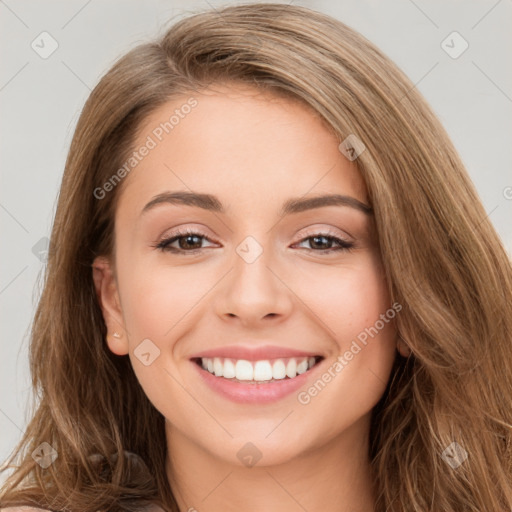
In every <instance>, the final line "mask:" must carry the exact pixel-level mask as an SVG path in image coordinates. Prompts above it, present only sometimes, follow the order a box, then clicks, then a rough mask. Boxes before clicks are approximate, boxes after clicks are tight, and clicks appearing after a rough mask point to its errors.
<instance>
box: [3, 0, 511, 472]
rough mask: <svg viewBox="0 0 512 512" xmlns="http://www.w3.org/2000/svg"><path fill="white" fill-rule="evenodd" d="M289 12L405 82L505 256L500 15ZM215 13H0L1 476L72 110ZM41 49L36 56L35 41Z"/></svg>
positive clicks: (497, 7)
mask: <svg viewBox="0 0 512 512" xmlns="http://www.w3.org/2000/svg"><path fill="white" fill-rule="evenodd" d="M231 3H237V2H231ZM280 3H290V2H289V0H288V1H287V2H280ZM293 3H294V4H296V5H303V6H305V7H310V8H313V9H316V10H319V11H323V12H325V13H327V14H330V15H332V16H334V17H336V18H338V19H340V20H341V21H343V22H345V23H347V24H348V25H350V26H352V27H353V28H355V29H356V30H358V31H359V32H361V33H362V34H363V35H365V36H366V37H367V38H368V39H370V40H371V41H373V42H374V43H375V44H376V45H377V46H378V47H380V48H381V49H382V50H383V51H384V52H385V53H386V54H387V55H389V56H390V57H391V58H392V59H393V60H394V61H395V62H396V63H397V64H398V65H399V66H400V67H401V68H402V69H403V70H404V71H405V73H406V74H407V75H408V76H409V77H410V78H411V80H412V81H413V82H414V83H415V84H416V85H417V87H418V89H419V90H420V91H421V92H422V93H423V94H424V96H425V97H426V99H427V100H428V101H429V102H430V104H431V105H432V107H433V109H434V110H435V112H436V113H437V115H438V116H439V118H440V119H441V121H442V123H443V124H444V125H445V127H446V128H447V130H448V133H449V134H450V136H451V137H452V140H453V142H454V144H455V146H456V147H457V149H458V150H459V152H460V154H461V156H462V158H463V160H464V162H465V164H466V166H467V169H468V171H469V173H470V175H471V177H472V179H473V181H474V183H475V185H476V187H477V189H478V191H479V193H480V196H481V199H482V202H483V204H484V206H485V208H486V211H487V213H488V215H489V218H490V219H491V221H492V222H493V224H494V225H495V227H496V229H497V230H498V232H499V234H500V236H501V237H502V239H503V241H504V243H505V245H506V247H507V248H508V251H509V253H510V252H511V251H512V223H511V222H510V220H511V219H512V188H511V187H512V172H511V160H512V151H511V145H512V144H511V143H512V140H511V132H512V115H511V111H512V67H511V66H510V55H511V47H512V44H511V43H512V31H511V30H510V20H511V19H512V1H511V0H498V1H496V0H492V1H484V0H479V1H469V0H466V1H462V0H449V1H447V0H436V1H432V0H431V1H427V0H414V1H413V0H389V1H386V2H378V1H371V0H364V1H362V0H342V1H334V0H310V1H300V0H296V1H295V2H293ZM220 5H225V2H218V1H214V0H209V2H207V1H206V0H198V1H176V0H152V1H149V0H144V1H140V0H138V1H136V0H130V1H120V0H101V1H100V0H89V1H86V0H80V1H76V0H63V1H44V2H42V1H41V0H33V1H15V0H0V38H1V43H2V44H1V50H0V51H1V62H2V66H1V70H0V108H1V120H2V122H1V125H0V130H1V137H0V146H1V153H0V154H1V162H2V165H1V168H0V169H1V171H0V178H1V187H0V230H1V231H0V232H1V237H2V238H1V240H2V242H1V244H0V251H1V256H0V257H1V267H0V314H1V322H0V328H1V333H0V343H1V345H0V347H1V358H0V364H1V367H0V370H1V371H0V392H1V396H0V433H1V434H0V459H1V461H2V462H3V461H4V459H5V458H6V457H7V455H8V454H9V452H10V450H11V449H12V448H13V447H14V444H15V443H16V442H17V441H18V440H19V439H20V436H21V433H22V431H23V429H24V428H25V425H26V423H27V420H28V409H27V404H28V399H29V397H30V375H29V372H28V364H27V358H28V352H27V348H28V338H27V334H28V328H29V326H30V323H31V320H32V315H33V312H34V308H35V304H36V301H37V298H38V296H39V293H40V286H39V281H40V280H41V278H42V272H43V271H44V260H41V258H40V257H38V256H37V255H36V254H34V251H35V252H36V253H37V249H38V248H41V244H42V246H43V249H44V237H47V236H49V234H50V228H51V223H52V219H53V214H54V206H55V201H56V196H57V193H58V187H59V184H60V180H61V177H62V172H63V168H64V162H65V158H66V153H67V150H68V147H69V144H70V141H71V137H72V134H73V130H74V127H75V124H76V121H77V119H78V115H79V113H80V111H81V108H82V106H83V104H84V102H85V100H86V98H87V96H88V95H89V93H90V91H91V89H92V88H93V87H94V85H95V84H96V83H97V81H98V80H99V78H100V77H101V76H102V75H103V74H104V73H105V72H106V71H107V70H108V68H109V67H110V65H111V64H112V63H113V61H114V60H115V59H116V58H117V57H119V56H120V55H121V54H122V53H124V52H126V51H127V50H129V49H131V48H132V47H134V46H135V45H137V44H138V43H140V42H143V41H146V40H148V39H152V38H153V37H154V36H156V35H159V34H161V33H162V32H163V30H164V29H165V28H166V27H167V26H168V25H169V23H170V22H171V21H177V20H178V19H180V18H182V17H184V16H186V15H187V14H191V13H193V12H195V11H197V10H203V9H206V8H208V7H209V6H213V7H218V6H220ZM43 31H46V32H48V33H49V34H51V36H52V37H53V38H54V39H55V40H56V41H57V43H58V48H57V49H56V51H55V52H54V53H53V54H52V55H50V56H49V57H47V58H46V59H44V58H42V57H41V56H40V55H39V54H38V53H36V51H34V50H33V49H32V47H31V44H32V42H33V41H34V40H35V43H34V44H37V43H38V41H40V38H39V37H38V36H39V35H40V34H41V33H42V32H43ZM453 31H457V32H459V33H460V34H461V36H462V37H463V38H464V39H465V40H466V41H467V43H468V44H469V47H468V49H467V50H466V51H465V52H464V53H462V54H461V55H460V56H459V57H458V58H452V57H450V56H449V55H448V54H447V53H446V52H445V50H444V49H443V47H442V46H441V43H442V41H443V40H445V39H446V37H447V36H448V35H449V34H451V33H452V32H453ZM447 44H449V45H451V46H453V49H452V50H451V51H452V52H453V51H455V50H457V49H458V48H461V46H460V42H457V40H454V42H453V43H452V42H451V39H448V43H447ZM39 45H40V46H41V45H42V43H39ZM45 48H46V49H48V48H49V40H48V39H47V40H46V44H45ZM507 221H508V222H507ZM41 239H43V242H40V240H41ZM34 246H35V247H36V249H34V250H33V248H34Z"/></svg>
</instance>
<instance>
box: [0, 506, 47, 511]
mask: <svg viewBox="0 0 512 512" xmlns="http://www.w3.org/2000/svg"><path fill="white" fill-rule="evenodd" d="M0 512H50V511H49V510H48V509H46V508H34V507H28V506H27V507H8V508H0Z"/></svg>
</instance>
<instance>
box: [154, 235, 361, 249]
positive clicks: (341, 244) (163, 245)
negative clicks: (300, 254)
mask: <svg viewBox="0 0 512 512" xmlns="http://www.w3.org/2000/svg"><path fill="white" fill-rule="evenodd" d="M187 236H197V237H199V238H201V239H205V240H208V241H209V242H212V241H213V240H210V239H209V238H208V237H207V236H206V235H202V234H201V233H197V232H195V231H192V230H185V231H180V230H178V231H176V232H175V233H173V234H172V236H171V237H169V238H165V239H163V240H161V241H160V242H158V243H156V244H154V245H153V247H155V248H156V249H159V250H161V251H163V252H172V253H177V254H185V253H189V254H190V253H192V254H195V253H197V252H199V251H202V250H203V249H204V247H203V248H199V249H190V250H186V249H178V248H176V247H170V244H172V243H173V242H176V241H177V240H179V239H180V238H184V237H187ZM317 237H324V238H326V239H328V240H331V241H334V242H335V243H337V244H338V247H337V248H332V247H331V248H329V249H307V248H306V250H307V251H310V252H316V253H320V254H325V253H332V252H334V251H346V252H350V251H352V250H353V248H354V244H353V243H352V242H347V241H346V240H343V239H341V238H338V237H336V236H334V234H332V233H330V232H329V231H327V232H321V233H315V234H313V235H310V236H307V237H305V238H303V239H302V240H300V241H299V242H298V243H302V242H305V241H306V240H310V239H312V238H317Z"/></svg>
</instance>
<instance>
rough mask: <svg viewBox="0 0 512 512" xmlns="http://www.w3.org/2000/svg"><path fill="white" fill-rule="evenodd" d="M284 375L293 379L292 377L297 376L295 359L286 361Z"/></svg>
mask: <svg viewBox="0 0 512 512" xmlns="http://www.w3.org/2000/svg"><path fill="white" fill-rule="evenodd" d="M286 375H287V376H288V377H289V378H290V379H293V377H296V376H297V360H296V359H290V360H289V361H288V364H287V365H286Z"/></svg>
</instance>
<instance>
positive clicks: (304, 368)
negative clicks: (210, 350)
mask: <svg viewBox="0 0 512 512" xmlns="http://www.w3.org/2000/svg"><path fill="white" fill-rule="evenodd" d="M323 359H324V357H323V356H320V355H318V356H308V357H302V356H301V357H286V358H283V357H281V358H276V359H262V360H258V361H249V360H247V359H233V358H227V357H194V358H192V361H193V362H194V363H195V364H196V365H197V366H199V367H200V368H201V369H202V370H204V371H205V372H208V373H209V374H211V375H213V376H214V377H217V378H218V379H222V380H223V381H229V382H233V383H238V384H246V385H260V384H263V385H265V384H272V383H275V382H282V381H291V380H294V379H296V378H297V377H298V376H300V375H302V374H304V373H307V372H309V371H310V370H311V369H312V368H314V367H315V366H316V365H317V364H318V363H320V362H321V361H322V360H323Z"/></svg>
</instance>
